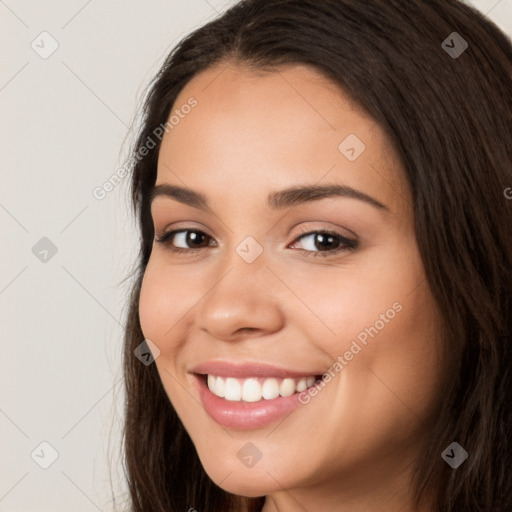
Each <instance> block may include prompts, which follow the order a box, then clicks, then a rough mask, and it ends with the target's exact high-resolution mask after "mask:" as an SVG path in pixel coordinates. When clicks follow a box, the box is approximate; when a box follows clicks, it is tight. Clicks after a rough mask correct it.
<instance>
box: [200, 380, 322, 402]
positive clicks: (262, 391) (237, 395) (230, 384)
mask: <svg viewBox="0 0 512 512" xmlns="http://www.w3.org/2000/svg"><path fill="white" fill-rule="evenodd" d="M201 377H202V378H203V379H204V382H205V383H206V385H207V387H208V389H209V390H210V391H211V392H212V393H213V394H214V395H216V396H218V397H219V398H224V399H225V400H229V401H232V402H260V401H262V400H273V399H275V398H278V397H288V396H292V395H294V394H296V393H301V392H302V391H305V390H306V389H308V388H310V387H312V386H314V385H315V383H316V382H317V381H318V380H320V378H321V376H319V375H311V376H308V377H299V378H278V377H270V378H265V377H249V378H245V379H240V378H235V377H219V376H215V375H201Z"/></svg>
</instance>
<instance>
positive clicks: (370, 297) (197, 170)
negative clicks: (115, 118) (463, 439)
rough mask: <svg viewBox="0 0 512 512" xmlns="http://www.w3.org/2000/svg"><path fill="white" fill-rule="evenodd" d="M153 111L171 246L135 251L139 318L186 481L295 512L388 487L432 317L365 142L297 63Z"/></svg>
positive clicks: (424, 402)
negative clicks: (140, 265)
mask: <svg viewBox="0 0 512 512" xmlns="http://www.w3.org/2000/svg"><path fill="white" fill-rule="evenodd" d="M186 105H189V106H190V105H192V106H191V107H190V108H188V107H186ZM176 110H177V111H178V112H176ZM172 114H173V115H174V118H173V119H172V120H171V121H170V122H169V124H168V125H167V126H168V132H167V133H166V134H165V136H164V138H163V140H162V146H161V150H160V154H159V160H158V176H157V179H156V185H157V188H156V189H155V193H154V197H153V201H152V205H151V213H152V217H153V222H154V227H155V233H156V236H157V237H158V236H161V235H163V234H165V233H167V234H168V233H170V232H171V231H176V233H175V234H174V235H170V236H169V235H168V236H167V237H166V240H165V241H161V242H157V241H155V242H154V244H153V248H152V253H151V257H150V260H149V263H148V265H147V269H146V272H145V275H144V280H143V284H142V291H141V297H140V321H141V326H142V330H143V333H144V336H145V337H146V339H149V340H151V341H152V342H153V343H154V344H155V345H156V346H157V347H158V350H159V351H160V353H159V356H158V357H157V359H156V361H155V364H156V366H157V369H158V372H159V375H160V377H161V380H162V383H163V386H164V388H165V391H166V393H167V395H168V397H169V399H170V401H171V402H172V405H173V406H174V408H175V409H176V411H177V413H178V415H179V417H180V419H181V421H182V422H183V424H184V426H185V428H186V429H187V431H188V432H189V434H190V436H191V438H192V441H193V442H194V445H195V447H196V449H197V452H198V454H199V457H200V459H201V461H202V464H203V465H204V468H205V470H206V471H207V473H208V474H209V475H210V477H211V478H212V479H213V481H214V482H216V483H217V484H218V485H220V486H221V487H222V488H224V489H226V490H228V491H230V492H232V493H235V494H241V495H246V496H258V495H264V494H271V493H275V495H278V494H279V493H280V492H281V493H282V492H284V491H283V490H290V494H291V495H293V496H294V499H296V500H301V499H302V501H301V503H306V502H307V500H308V494H307V492H306V491H307V488H309V489H310V490H311V489H312V488H315V489H320V488H322V489H323V496H329V497H330V498H329V499H331V498H332V503H335V502H336V499H337V494H336V493H338V494H339V493H344V496H345V498H346V499H348V498H347V496H349V495H350V496H352V494H354V493H357V490H358V489H359V490H363V489H364V488H366V489H367V488H368V486H370V487H371V488H372V489H373V488H377V487H378V486H379V485H381V484H382V485H387V486H388V488H389V486H391V485H392V483H395V484H396V483H397V482H399V481H400V482H403V481H404V480H403V479H404V478H406V477H405V476H404V475H406V474H407V470H406V468H407V467H408V465H409V464H410V463H411V461H412V460H413V458H414V457H415V456H416V454H417V451H418V448H419V443H420V441H421V439H422V436H423V434H424V433H425V432H426V430H427V428H428V426H429V420H430V419H431V417H432V414H433V411H434V409H435V405H436V403H437V401H438V398H439V393H440V385H439V382H440V377H441V364H440V363H441V344H440V341H439V338H440V336H439V333H440V320H439V318H440V316H439V312H438V310H437V308H436V305H435V303H434V301H433V298H432V296H431V293H430V290H429V287H428V283H427V281H426V278H425V274H424V268H423V265H422V261H421V258H420V254H419V252H418V248H417V245H416V241H415V236H414V229H413V213H412V206H411V205H412V199H411V196H410V192H409V190H408V187H407V185H406V181H405V174H404V170H403V168H402V166H401V163H400V161H399V159H398V158H397V156H396V154H395V153H394V151H393V149H392V147H391V146H390V143H389V141H388V139H387V138H386V136H385V134H384V132H383V130H382V129H381V128H380V127H379V126H378V125H377V124H376V123H375V121H373V120H372V119H371V118H369V117H368V116H366V115H364V114H363V113H362V112H360V111H358V110H356V109H355V108H354V106H353V105H352V104H351V102H350V100H349V99H348V97H347V96H345V95H344V94H343V93H342V91H340V89H339V88H337V87H335V86H334V85H333V84H332V83H331V82H329V81H328V80H327V79H325V78H324V77H323V76H322V75H320V74H319V73H318V72H316V71H315V70H313V69H312V68H309V67H306V66H289V67H286V68H281V69H280V70H279V71H278V72H273V73H267V74H263V73H260V74H254V73H251V72H249V71H247V70H244V69H242V68H239V67H236V66H234V65H230V66H228V67H225V65H219V66H216V67H214V68H211V69H209V70H207V71H205V72H202V73H201V74H199V75H197V76H195V77H194V78H193V80H192V81H191V82H189V83H188V84H187V85H186V87H185V88H184V89H183V90H182V92H181V93H180V95H179V97H178V99H177V100H176V103H175V105H174V107H173V112H172ZM325 187H336V188H333V189H332V190H329V189H326V188H325ZM300 188H303V190H302V191H292V190H294V189H300ZM183 189H187V190H186V191H184V190H183ZM199 195H200V196H201V198H199ZM433 229H434V228H433ZM326 232H327V233H326ZM174 249H176V250H178V251H182V252H173V250H174ZM155 352H156V351H155ZM155 355H157V353H156V354H155ZM208 374H209V375H211V377H210V378H209V379H208V377H207V375H208ZM322 375H324V377H323V378H322V379H321V380H320V382H319V383H317V384H316V385H313V386H312V381H313V380H314V378H316V379H319V378H320V377H321V376H322ZM208 380H209V381H210V382H209V384H210V386H211V388H212V390H213V391H211V390H210V389H209V388H208ZM306 386H310V387H309V388H308V389H304V388H305V387H306ZM223 395H224V396H223ZM276 395H277V397H276ZM148 399H150V397H148ZM365 486H366V487H365ZM291 490H294V491H293V492H292V491H291ZM366 492H369V491H368V489H367V491H366ZM350 493H352V494H350ZM301 496H302V498H301ZM329 503H331V502H329Z"/></svg>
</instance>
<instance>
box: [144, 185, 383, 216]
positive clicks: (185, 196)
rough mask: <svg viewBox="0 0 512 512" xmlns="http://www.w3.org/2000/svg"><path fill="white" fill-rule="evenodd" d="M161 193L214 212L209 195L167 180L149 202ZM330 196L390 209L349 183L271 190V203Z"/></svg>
mask: <svg viewBox="0 0 512 512" xmlns="http://www.w3.org/2000/svg"><path fill="white" fill-rule="evenodd" d="M160 196H165V197H169V198H171V199H174V200H176V201H179V202H180V203H183V204H186V205H189V206H192V207H193V208H197V209H199V210H203V211H206V212H210V213H212V209H211V208H210V206H209V205H208V199H207V198H206V196H205V195H203V194H201V193H200V192H196V191H195V190H192V189H190V188H187V187H180V186H177V185H169V184H167V183H164V184H161V185H155V186H154V187H153V188H152V189H151V191H150V193H149V204H150V205H151V203H152V202H153V200H154V199H155V198H157V197H160ZM329 197H346V198H351V199H359V200H360V201H364V202H365V203H368V204H370V205H371V206H373V207H375V208H377V209H379V210H388V211H389V208H388V207H387V206H385V205H384V204H382V203H381V202H380V201H378V200H377V199H375V198H374V197H372V196H370V195H368V194H365V193H364V192H361V191H360V190H356V189H354V188H352V187H348V186H346V185H303V186H298V187H292V188H287V189H284V190H279V191H277V192H272V193H270V194H269V195H268V198H267V204H268V206H269V208H270V209H272V210H280V209H283V208H288V207H291V206H296V205H299V204H302V203H308V202H311V201H318V200H320V199H326V198H329Z"/></svg>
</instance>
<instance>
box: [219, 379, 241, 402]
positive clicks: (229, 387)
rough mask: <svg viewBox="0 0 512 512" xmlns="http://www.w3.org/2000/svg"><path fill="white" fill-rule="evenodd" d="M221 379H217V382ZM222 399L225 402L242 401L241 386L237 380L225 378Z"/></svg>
mask: <svg viewBox="0 0 512 512" xmlns="http://www.w3.org/2000/svg"><path fill="white" fill-rule="evenodd" d="M220 378H221V377H217V380H219V379H220ZM224 398H225V399H226V400H235V401H237V402H240V400H241V399H242V386H241V385H240V382H238V379H232V378H227V379H226V385H225V387H224Z"/></svg>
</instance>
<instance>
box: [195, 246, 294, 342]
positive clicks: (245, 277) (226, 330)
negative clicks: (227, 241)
mask: <svg viewBox="0 0 512 512" xmlns="http://www.w3.org/2000/svg"><path fill="white" fill-rule="evenodd" d="M262 256H263V255H262ZM218 275H219V277H217V279H215V281H214V283H213V285H212V287H211V288H210V290H209V291H208V292H207V293H206V295H205V296H204V298H203V300H202V301H201V302H200V303H199V304H198V309H197V311H196V315H197V316H196V321H197V322H198V324H199V327H200V329H201V330H202V331H205V332H207V333H208V334H209V335H210V336H211V337H214V338H217V339H219V340H224V341H235V340H237V339H239V338H241V337H247V336H248V335H249V336H262V335H265V334H270V333H273V332H276V331H278V330H279V329H281V328H282V326H283V325H284V315H283V311H282V309H281V307H280V297H279V294H278V293H275V292H273V291H272V288H274V289H275V287H276V285H277V284H278V280H277V279H276V278H275V276H274V274H273V273H272V272H271V271H270V270H269V269H268V268H267V267H266V265H265V261H264V258H263V257H260V258H258V260H256V261H255V262H253V263H247V262H246V261H244V260H243V259H242V258H240V257H239V256H238V254H236V253H235V254H233V257H231V258H230V259H229V262H227V264H226V265H224V266H223V271H222V272H219V274H218Z"/></svg>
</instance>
